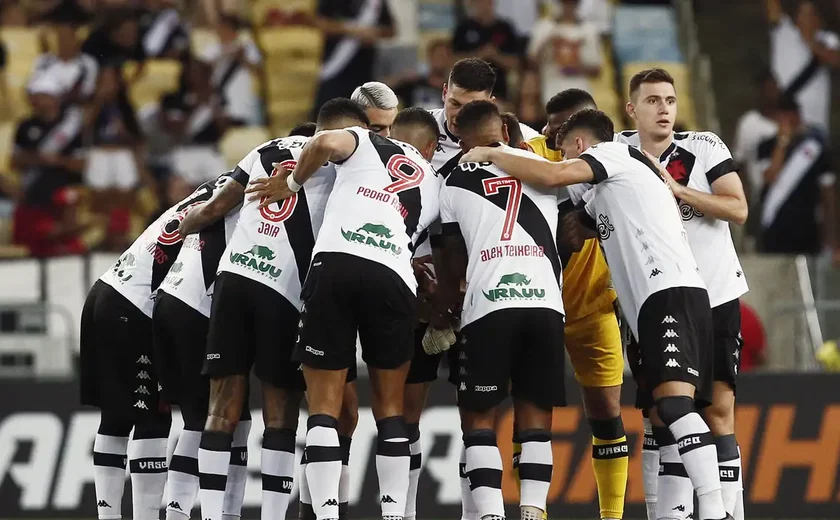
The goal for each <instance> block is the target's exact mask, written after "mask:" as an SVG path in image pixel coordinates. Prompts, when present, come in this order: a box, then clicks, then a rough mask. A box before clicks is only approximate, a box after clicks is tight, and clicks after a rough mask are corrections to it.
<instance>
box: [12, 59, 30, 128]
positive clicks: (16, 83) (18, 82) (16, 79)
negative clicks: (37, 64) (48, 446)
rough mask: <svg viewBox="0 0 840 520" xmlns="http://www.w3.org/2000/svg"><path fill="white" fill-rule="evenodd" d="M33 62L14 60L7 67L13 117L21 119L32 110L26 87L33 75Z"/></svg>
mask: <svg viewBox="0 0 840 520" xmlns="http://www.w3.org/2000/svg"><path fill="white" fill-rule="evenodd" d="M33 65H34V64H33V62H31V61H30V62H28V63H27V62H21V61H13V62H10V63H9V67H8V68H7V69H6V85H7V87H8V89H9V106H11V108H12V114H11V115H12V117H13V118H15V119H21V118H24V117H27V116H28V115H29V114H30V112H31V106H30V105H29V97H28V96H27V94H26V87H27V85H28V84H29V78H30V76H31V75H32V67H33Z"/></svg>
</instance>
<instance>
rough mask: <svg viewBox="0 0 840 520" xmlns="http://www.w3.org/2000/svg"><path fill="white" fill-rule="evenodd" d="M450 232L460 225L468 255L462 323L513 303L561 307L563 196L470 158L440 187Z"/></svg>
mask: <svg viewBox="0 0 840 520" xmlns="http://www.w3.org/2000/svg"><path fill="white" fill-rule="evenodd" d="M441 220H442V222H443V227H444V233H447V232H449V231H448V228H451V227H452V226H453V224H457V227H458V228H459V229H460V233H461V234H462V235H463V237H464V241H465V243H466V246H467V251H468V255H469V262H468V266H467V294H466V297H465V301H464V311H463V316H462V324H464V325H466V324H467V323H470V322H472V321H475V320H476V319H478V318H480V317H482V316H484V315H486V314H489V313H490V312H493V311H495V310H500V309H503V308H510V307H526V308H550V309H553V310H556V311H558V312H561V313H562V312H563V301H562V296H561V289H560V288H561V284H562V267H561V265H560V259H559V257H558V255H557V247H556V229H557V194H556V192H555V191H554V190H550V191H541V190H539V189H537V188H534V187H532V186H528V185H524V184H522V183H521V182H520V181H518V180H517V179H514V178H513V177H510V176H508V175H507V174H505V173H504V172H502V171H501V170H499V169H498V168H496V167H495V166H494V165H492V164H490V163H480V164H479V163H464V164H461V165H460V166H459V167H458V168H456V169H455V170H453V171H452V173H451V174H450V175H449V177H448V178H447V180H446V182H445V185H444V188H443V190H442V191H441Z"/></svg>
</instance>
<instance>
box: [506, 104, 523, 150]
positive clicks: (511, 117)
mask: <svg viewBox="0 0 840 520" xmlns="http://www.w3.org/2000/svg"><path fill="white" fill-rule="evenodd" d="M502 121H504V122H505V126H507V129H508V137H509V138H510V142H509V143H508V145H509V146H512V147H513V148H519V145H520V144H522V142H523V141H525V137H524V136H523V135H522V129H521V128H519V119H518V118H517V117H516V115H515V114H514V113H513V112H503V113H502Z"/></svg>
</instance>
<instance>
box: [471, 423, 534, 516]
mask: <svg viewBox="0 0 840 520" xmlns="http://www.w3.org/2000/svg"><path fill="white" fill-rule="evenodd" d="M464 446H465V447H466V455H467V457H466V458H467V467H466V470H467V478H469V481H470V491H471V492H472V497H473V500H474V501H475V506H476V509H477V510H478V518H484V517H487V516H491V517H499V518H504V516H505V502H504V498H503V497H502V455H501V454H500V453H499V447H498V445H497V444H496V432H494V431H493V430H476V431H473V432H470V433H468V434H465V435H464ZM521 467H522V466H521V463H520V471H521Z"/></svg>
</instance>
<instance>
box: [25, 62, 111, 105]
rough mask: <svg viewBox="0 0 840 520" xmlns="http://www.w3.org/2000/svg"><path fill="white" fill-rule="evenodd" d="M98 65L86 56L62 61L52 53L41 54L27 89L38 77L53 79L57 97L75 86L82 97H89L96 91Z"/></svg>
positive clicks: (67, 92) (65, 93)
mask: <svg viewBox="0 0 840 520" xmlns="http://www.w3.org/2000/svg"><path fill="white" fill-rule="evenodd" d="M98 73H99V65H97V63H96V60H95V59H93V57H91V56H89V55H87V54H81V53H80V54H77V55H76V56H75V57H74V58H72V59H70V60H67V61H64V60H62V59H60V58H59V57H58V56H56V55H55V54H52V53H48V54H42V55H41V56H39V57H38V59H37V61H35V70H34V71H33V73H32V77H31V78H30V80H29V87H28V88H29V89H31V85H33V84H34V83H35V82H36V81H37V80H38V79H39V78H40V77H42V76H48V77H50V78H53V79H54V80H55V82H56V83H57V85H58V89H59V92H58V95H59V96H66V95H67V94H69V93H70V92H72V91H73V89H74V88H76V87H77V86H78V87H79V88H80V89H81V91H80V94H81V95H82V97H90V96H92V95H93V92H94V90H96V77H97V74H98Z"/></svg>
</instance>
